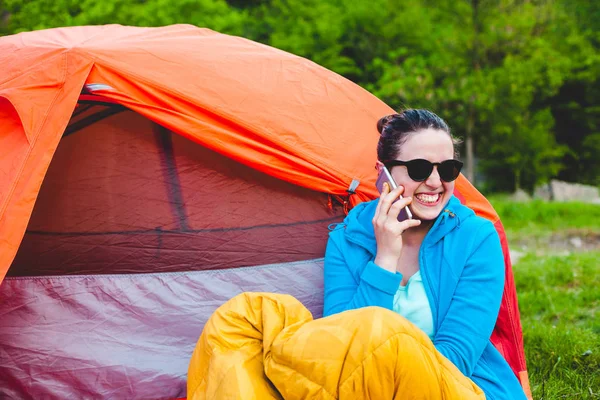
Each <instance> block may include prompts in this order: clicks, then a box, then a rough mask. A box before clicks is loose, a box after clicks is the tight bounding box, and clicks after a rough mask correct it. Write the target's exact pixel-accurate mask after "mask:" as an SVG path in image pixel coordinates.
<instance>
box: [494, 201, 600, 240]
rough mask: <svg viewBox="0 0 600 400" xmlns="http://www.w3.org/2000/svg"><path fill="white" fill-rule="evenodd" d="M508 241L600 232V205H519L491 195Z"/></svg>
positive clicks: (535, 202)
mask: <svg viewBox="0 0 600 400" xmlns="http://www.w3.org/2000/svg"><path fill="white" fill-rule="evenodd" d="M490 202H491V203H492V205H493V206H494V209H495V210H496V212H497V213H498V215H499V216H500V219H501V220H502V224H503V225H504V227H505V228H506V232H507V235H508V237H509V239H513V240H517V241H520V240H525V239H528V238H532V239H539V238H541V239H544V238H546V237H547V236H548V235H550V234H555V235H556V234H569V233H573V232H579V233H582V234H590V233H592V234H594V233H598V232H600V205H598V204H587V203H576V202H569V203H550V202H544V201H541V200H533V201H530V202H524V203H517V202H513V201H510V200H509V199H508V198H507V197H506V196H490Z"/></svg>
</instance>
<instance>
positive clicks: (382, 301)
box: [324, 110, 526, 400]
mask: <svg viewBox="0 0 600 400" xmlns="http://www.w3.org/2000/svg"><path fill="white" fill-rule="evenodd" d="M377 128H378V130H379V133H380V134H381V137H380V139H379V144H378V146H377V158H378V162H377V167H378V169H379V170H380V171H381V169H382V168H383V167H384V166H385V167H387V168H388V170H389V171H390V172H391V175H392V177H393V179H394V181H395V183H396V184H397V185H398V187H397V188H396V189H394V190H392V191H390V188H389V187H388V185H387V184H386V185H385V186H384V189H383V191H382V193H381V196H380V198H379V199H378V200H375V201H372V202H368V203H362V204H360V205H358V206H357V207H355V208H354V209H353V210H352V211H351V212H350V213H349V215H348V217H347V218H346V220H345V221H344V224H342V225H339V226H337V227H336V228H335V229H334V230H333V231H332V232H331V233H330V239H329V242H328V245H327V251H326V255H325V283H324V285H325V300H324V301H325V305H324V316H328V315H331V314H336V313H340V312H342V311H346V310H350V309H356V308H361V307H366V306H379V307H383V308H387V309H390V310H393V311H395V312H397V313H399V314H400V315H402V316H404V317H405V318H406V319H407V320H408V321H410V322H412V323H413V324H415V325H416V326H417V327H419V328H420V329H421V330H422V331H424V332H425V333H426V334H427V335H428V336H429V337H430V339H431V340H432V341H433V344H434V345H435V348H436V349H437V351H439V352H440V353H441V354H442V355H444V356H445V357H446V358H447V359H449V360H450V361H451V362H452V363H453V364H454V365H455V366H456V367H457V368H458V369H459V370H460V371H461V372H462V373H463V374H464V375H465V376H467V377H469V378H471V379H472V380H473V381H474V382H475V383H476V384H477V385H478V386H479V387H480V388H481V389H482V390H483V392H484V393H485V394H486V398H487V399H492V400H494V399H495V400H500V399H502V400H505V399H525V398H526V397H525V394H524V392H523V390H522V388H521V386H520V384H519V382H518V380H517V378H516V377H515V375H514V374H513V372H512V371H511V369H510V367H509V366H508V364H507V362H506V361H505V360H504V358H503V357H502V356H501V354H500V353H499V352H498V351H497V350H496V349H495V347H494V346H493V345H492V343H491V342H490V336H491V334H492V330H493V328H494V325H495V323H496V318H497V315H498V311H499V308H500V302H501V299H502V292H503V287H504V259H503V255H502V249H501V246H500V240H499V238H498V235H497V233H496V231H495V229H494V227H493V225H492V224H491V223H490V222H489V221H487V220H485V219H483V218H480V217H477V216H476V215H475V213H474V212H473V211H472V210H471V209H469V208H467V207H465V206H463V205H461V204H460V202H459V200H458V199H457V198H455V197H454V196H453V194H452V193H453V191H454V180H455V179H456V178H457V177H458V175H459V173H460V169H461V167H462V163H461V162H460V161H457V160H455V159H454V158H455V154H456V150H455V147H456V145H457V141H456V140H455V139H454V138H453V137H452V135H451V134H450V129H449V128H448V126H447V125H446V123H445V122H444V121H443V120H442V119H441V118H440V117H438V116H437V115H435V114H433V113H431V112H429V111H426V110H406V111H404V112H402V113H400V114H394V115H391V116H387V117H384V118H382V119H381V120H380V121H379V122H378V124H377ZM401 197H402V198H401ZM404 207H408V208H409V209H410V211H411V212H412V216H413V218H412V219H406V220H400V221H399V220H398V215H399V214H400V211H401V210H402V209H403V208H404Z"/></svg>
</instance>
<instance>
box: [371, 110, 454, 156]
mask: <svg viewBox="0 0 600 400" xmlns="http://www.w3.org/2000/svg"><path fill="white" fill-rule="evenodd" d="M424 129H438V130H440V131H444V132H446V133H447V134H448V136H450V138H451V139H452V146H453V147H454V157H455V158H458V156H459V152H458V146H459V145H460V143H461V141H460V139H458V138H455V137H454V136H452V134H451V133H450V128H449V127H448V125H447V124H446V122H445V121H444V120H443V119H441V118H440V117H438V116H437V115H435V114H434V113H432V112H431V111H428V110H415V109H408V110H404V111H402V112H401V113H400V114H392V115H386V116H385V117H383V118H381V119H380V120H379V121H377V130H378V131H379V134H380V135H381V136H380V137H379V143H377V158H378V159H379V161H389V160H393V159H394V158H396V156H397V154H398V153H399V151H400V148H401V147H402V145H403V144H404V143H405V142H406V140H408V138H409V137H410V136H411V135H412V134H414V133H416V132H418V131H420V130H424Z"/></svg>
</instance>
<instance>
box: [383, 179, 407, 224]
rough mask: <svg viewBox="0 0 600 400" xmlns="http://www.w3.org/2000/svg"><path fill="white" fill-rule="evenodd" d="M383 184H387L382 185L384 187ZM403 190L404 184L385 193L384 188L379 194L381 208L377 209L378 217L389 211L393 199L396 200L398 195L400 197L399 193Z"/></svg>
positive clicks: (385, 214)
mask: <svg viewBox="0 0 600 400" xmlns="http://www.w3.org/2000/svg"><path fill="white" fill-rule="evenodd" d="M385 186H387V183H386V184H385V185H384V188H385ZM403 192H404V186H398V187H397V188H396V189H394V190H392V191H391V192H389V193H387V192H386V190H385V189H384V191H383V192H382V193H381V196H380V198H379V202H380V203H381V209H380V210H379V217H385V216H387V214H388V213H389V212H390V207H391V206H392V204H393V203H394V201H396V199H398V197H400V195H402V193H403Z"/></svg>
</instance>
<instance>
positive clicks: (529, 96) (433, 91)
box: [0, 0, 600, 191]
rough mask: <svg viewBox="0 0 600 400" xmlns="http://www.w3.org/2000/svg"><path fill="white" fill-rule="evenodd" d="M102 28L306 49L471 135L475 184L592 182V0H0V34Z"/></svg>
mask: <svg viewBox="0 0 600 400" xmlns="http://www.w3.org/2000/svg"><path fill="white" fill-rule="evenodd" d="M105 23H119V24H127V25H140V26H159V25H167V24H173V23H189V24H194V25H198V26H205V27H209V28H212V29H215V30H217V31H220V32H224V33H229V34H234V35H241V36H244V37H248V38H250V39H253V40H257V41H260V42H263V43H266V44H269V45H272V46H275V47H278V48H281V49H284V50H287V51H290V52H292V53H295V54H298V55H300V56H304V57H307V58H309V59H311V60H313V61H315V62H317V63H319V64H321V65H323V66H325V67H327V68H329V69H332V70H333V71H336V72H338V73H340V74H342V75H344V76H346V77H347V78H349V79H351V80H353V81H354V82H356V83H358V84H360V85H361V86H363V87H365V88H366V89H367V90H369V91H371V92H372V93H374V94H375V95H377V96H378V97H380V98H381V99H382V100H384V101H385V102H387V103H388V104H390V105H391V106H392V107H394V108H403V107H425V108H430V109H432V110H434V111H435V112H437V113H439V114H440V115H441V116H442V117H444V118H445V119H446V120H447V121H448V122H449V123H450V125H451V126H453V128H454V133H455V134H457V135H458V136H465V137H467V138H468V139H469V143H473V145H474V146H473V148H474V151H475V155H476V156H477V159H478V160H479V162H478V164H477V167H478V168H479V169H480V171H479V172H480V175H483V176H485V181H484V182H476V183H477V184H478V186H479V187H480V188H483V189H485V190H491V191H496V190H505V191H506V190H512V189H514V188H516V187H523V188H526V189H529V190H531V189H532V188H533V187H534V186H535V185H537V184H539V183H543V182H545V181H547V180H548V179H550V178H556V177H559V178H562V179H566V180H570V181H579V182H583V183H591V184H596V185H597V184H599V181H598V179H599V178H598V177H599V176H600V162H599V161H598V160H600V139H598V135H599V134H600V131H599V125H600V107H599V106H598V104H600V79H598V78H599V77H600V51H599V49H600V32H599V29H598V28H599V27H600V2H589V1H586V0H528V1H524V0H411V1H408V0H404V1H397V0H369V1H364V0H363V1H356V0H252V1H240V0H228V1H225V0H106V1H102V2H98V1H95V0H31V1H19V0H4V3H0V34H9V33H16V32H20V31H26V30H33V29H42V28H49V27H55V26H70V25H85V24H105ZM469 154H470V153H469ZM467 160H468V161H470V159H469V158H468V159H467ZM470 164H473V163H470Z"/></svg>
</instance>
